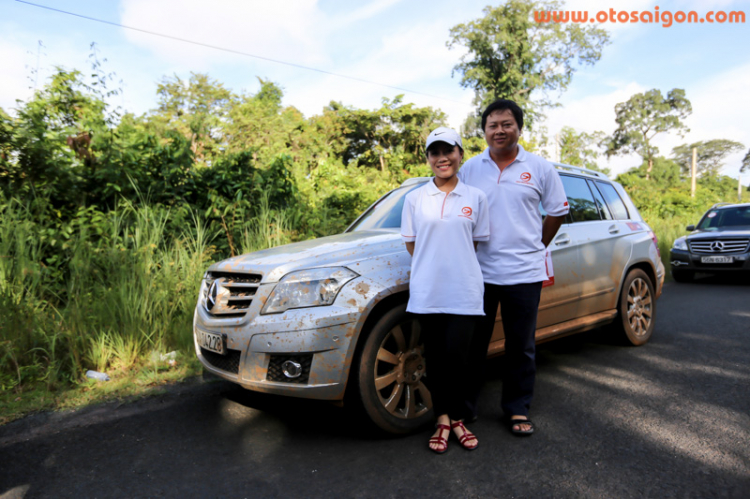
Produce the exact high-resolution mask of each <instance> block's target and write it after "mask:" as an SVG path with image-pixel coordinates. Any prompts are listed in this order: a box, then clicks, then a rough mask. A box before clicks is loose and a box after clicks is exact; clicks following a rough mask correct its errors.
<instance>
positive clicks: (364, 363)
mask: <svg viewBox="0 0 750 499" xmlns="http://www.w3.org/2000/svg"><path fill="white" fill-rule="evenodd" d="M426 368H427V364H426V362H425V358H424V347H423V343H422V341H421V339H420V327H419V322H417V321H416V320H415V319H414V317H413V316H411V315H409V314H407V313H406V304H402V305H399V306H396V307H394V308H393V309H391V310H390V311H389V312H387V313H386V314H385V315H384V316H383V317H381V318H380V320H378V322H377V323H376V324H375V326H374V327H373V328H372V330H371V331H370V334H369V335H368V336H367V339H366V340H365V344H364V347H363V348H362V351H361V354H360V356H359V358H358V362H357V383H358V389H359V395H360V398H361V402H362V408H363V409H364V412H365V413H366V415H367V416H368V417H369V418H370V419H371V420H372V421H373V423H375V424H376V425H377V426H378V427H380V428H381V429H383V430H385V431H387V432H390V433H409V432H411V431H413V430H415V429H417V428H419V427H421V426H423V425H424V424H425V423H427V422H429V421H431V420H432V399H431V397H430V391H429V390H428V389H427V387H426V386H425V384H424V379H423V378H424V376H425V373H426V370H427V369H426Z"/></svg>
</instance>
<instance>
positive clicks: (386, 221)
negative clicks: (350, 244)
mask: <svg viewBox="0 0 750 499" xmlns="http://www.w3.org/2000/svg"><path fill="white" fill-rule="evenodd" d="M425 184H426V182H422V183H419V184H415V185H408V186H406V187H399V188H398V189H395V190H393V191H391V192H389V193H388V194H386V195H385V196H383V197H382V198H380V199H379V200H378V201H377V202H376V203H375V204H373V205H372V206H370V208H369V209H368V210H367V211H366V212H365V214H364V215H363V216H362V218H360V219H359V220H358V221H357V224H356V225H354V226H352V227H351V228H349V230H347V232H354V231H358V230H372V229H399V228H401V212H402V211H403V209H404V198H405V197H406V195H407V194H408V193H410V192H411V191H413V190H414V189H419V188H420V187H422V186H424V185H425Z"/></svg>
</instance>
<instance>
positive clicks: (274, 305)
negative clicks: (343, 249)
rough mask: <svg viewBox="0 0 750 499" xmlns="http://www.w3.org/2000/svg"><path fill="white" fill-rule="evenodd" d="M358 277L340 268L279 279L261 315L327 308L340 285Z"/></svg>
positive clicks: (305, 271)
mask: <svg viewBox="0 0 750 499" xmlns="http://www.w3.org/2000/svg"><path fill="white" fill-rule="evenodd" d="M355 277H359V274H357V273H355V272H352V271H351V270H349V269H347V268H344V267H332V268H324V269H308V270H300V271H299V272H292V273H291V274H287V275H285V276H284V277H282V278H281V280H280V281H279V283H278V284H277V285H276V287H275V288H274V290H273V291H272V292H271V296H269V297H268V301H266V304H265V305H264V306H263V310H261V311H260V313H261V314H278V313H280V312H284V311H286V310H289V309H290V308H304V307H320V306H323V305H330V304H331V303H333V300H335V299H336V295H338V294H339V291H341V288H342V287H344V284H346V283H347V282H349V281H351V280H352V279H354V278H355Z"/></svg>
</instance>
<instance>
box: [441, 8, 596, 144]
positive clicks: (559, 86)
mask: <svg viewBox="0 0 750 499" xmlns="http://www.w3.org/2000/svg"><path fill="white" fill-rule="evenodd" d="M563 5H564V4H563V2H561V1H558V0H507V1H506V2H504V3H503V4H502V5H500V6H498V7H491V6H488V7H486V8H485V9H484V11H483V12H484V17H482V18H480V19H476V20H474V21H470V22H468V23H464V24H458V25H456V26H454V27H453V28H451V31H450V39H449V41H448V47H450V48H453V47H457V46H464V47H466V49H467V53H466V54H465V55H464V56H462V57H461V62H459V63H458V64H457V65H456V66H455V67H454V70H453V71H454V74H455V73H459V74H461V85H462V86H463V87H465V88H473V89H474V91H475V99H474V102H475V104H476V105H477V107H478V109H480V111H479V112H480V113H481V109H484V107H486V105H487V104H489V103H490V102H492V101H493V100H495V99H497V98H506V99H511V100H514V101H516V102H517V103H518V104H519V105H520V106H521V107H522V108H524V111H525V112H526V113H527V114H528V118H529V119H528V123H529V125H530V126H529V128H533V123H534V121H535V120H536V119H538V118H539V116H540V115H541V113H542V112H543V110H544V109H545V108H546V107H549V106H552V105H553V103H552V101H551V100H550V99H549V97H548V95H547V94H548V92H550V91H557V92H562V91H564V90H565V89H566V88H567V87H568V85H569V84H570V81H571V79H572V77H573V74H574V73H575V71H576V67H575V64H576V63H578V64H579V65H580V64H589V65H591V64H594V63H595V62H597V61H598V60H599V58H600V57H601V53H602V49H603V47H604V46H605V45H606V44H607V43H609V34H608V33H607V32H606V31H605V30H603V29H601V28H598V27H596V26H594V25H585V24H579V23H565V24H563V23H556V22H549V23H543V22H535V21H534V19H533V16H532V13H533V12H534V11H541V10H545V11H549V10H560V9H561V8H562V7H563ZM470 122H472V120H471V119H470V120H469V123H470ZM473 122H474V125H473V127H474V128H476V119H474V120H473ZM467 132H470V133H471V132H476V130H467Z"/></svg>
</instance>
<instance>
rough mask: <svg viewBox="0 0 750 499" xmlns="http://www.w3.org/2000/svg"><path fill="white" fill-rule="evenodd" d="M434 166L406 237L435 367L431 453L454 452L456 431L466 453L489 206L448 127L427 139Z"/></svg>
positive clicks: (415, 196)
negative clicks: (480, 252) (461, 176)
mask: <svg viewBox="0 0 750 499" xmlns="http://www.w3.org/2000/svg"><path fill="white" fill-rule="evenodd" d="M426 151H427V153H426V155H427V161H428V163H429V164H430V167H431V168H432V172H433V173H434V175H435V177H434V178H433V179H432V180H431V181H430V182H428V183H427V184H426V185H424V186H423V187H421V188H419V189H415V190H414V191H412V192H410V193H409V194H407V196H406V199H405V201H404V211H403V213H402V215H401V235H402V237H403V239H404V242H405V243H406V249H407V251H408V252H409V254H410V255H412V264H411V278H410V284H409V303H408V305H407V308H406V310H407V311H408V312H411V313H414V314H417V317H418V319H419V322H420V326H421V329H422V338H423V339H424V344H425V356H426V358H427V363H428V369H429V371H428V375H427V378H426V381H427V385H428V388H429V389H430V393H431V394H432V404H433V409H434V411H435V414H436V415H437V425H436V426H437V431H436V432H435V434H434V435H433V436H432V438H430V449H431V450H433V451H434V452H437V453H438V454H442V453H444V452H445V451H446V450H447V449H448V437H449V436H450V431H451V430H453V432H454V434H455V435H456V437H457V438H458V441H459V443H460V444H461V446H462V447H463V448H465V449H467V450H474V449H476V448H477V446H478V444H479V442H478V441H477V438H476V437H475V436H474V435H473V434H472V433H471V432H470V431H469V430H468V429H466V427H465V426H464V424H463V420H464V418H466V417H467V416H469V414H470V411H469V410H468V408H467V406H466V403H465V399H466V394H465V393H464V392H463V390H464V389H465V387H466V386H468V381H469V380H467V379H466V377H465V373H466V372H468V366H467V365H466V359H467V353H468V348H469V344H470V343H471V337H472V334H473V330H474V323H475V320H476V318H477V317H478V316H482V315H484V312H483V294H484V286H483V282H482V271H481V269H480V268H479V262H478V261H477V257H476V247H477V242H479V241H487V240H488V239H489V219H488V218H487V198H486V197H485V195H484V193H483V192H482V191H481V190H479V189H477V188H474V187H469V186H468V185H466V184H464V183H463V182H460V181H459V180H458V177H457V176H456V174H457V173H458V170H459V168H460V167H461V161H462V160H463V155H464V151H463V148H462V144H461V138H460V137H459V135H458V133H456V131H455V130H452V129H450V128H444V127H440V128H438V129H436V130H434V131H433V132H432V133H430V135H429V136H428V137H427V144H426Z"/></svg>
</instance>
